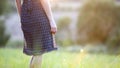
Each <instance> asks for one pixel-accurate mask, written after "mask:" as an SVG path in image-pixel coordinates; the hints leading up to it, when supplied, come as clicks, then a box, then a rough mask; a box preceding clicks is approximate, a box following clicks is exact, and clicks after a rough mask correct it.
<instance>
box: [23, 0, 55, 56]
mask: <svg viewBox="0 0 120 68" xmlns="http://www.w3.org/2000/svg"><path fill="white" fill-rule="evenodd" d="M21 28H22V31H23V34H24V38H25V45H24V49H23V52H24V53H25V54H27V55H41V54H43V53H45V52H49V51H53V50H56V49H57V48H54V38H53V35H52V33H51V31H50V29H51V27H50V23H49V20H48V17H47V15H46V13H45V11H44V9H43V7H42V5H41V3H40V0H23V4H22V7H21Z"/></svg>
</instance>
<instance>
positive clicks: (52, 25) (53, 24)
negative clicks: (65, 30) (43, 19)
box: [50, 21, 57, 34]
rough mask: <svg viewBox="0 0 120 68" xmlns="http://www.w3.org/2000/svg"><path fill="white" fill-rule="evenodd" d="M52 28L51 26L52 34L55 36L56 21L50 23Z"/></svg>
mask: <svg viewBox="0 0 120 68" xmlns="http://www.w3.org/2000/svg"><path fill="white" fill-rule="evenodd" d="M50 26H51V32H52V34H55V33H56V32H57V26H56V24H55V21H51V22H50Z"/></svg>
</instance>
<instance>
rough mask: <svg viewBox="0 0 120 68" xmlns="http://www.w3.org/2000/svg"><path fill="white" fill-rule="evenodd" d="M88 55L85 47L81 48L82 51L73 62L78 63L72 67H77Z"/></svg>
mask: <svg viewBox="0 0 120 68" xmlns="http://www.w3.org/2000/svg"><path fill="white" fill-rule="evenodd" d="M86 55H87V52H86V51H85V50H84V49H80V53H78V55H77V56H76V57H75V59H74V61H73V62H72V63H75V64H76V65H73V66H72V67H73V68H74V67H76V66H77V65H80V63H81V61H82V60H83V59H84V58H85V56H86Z"/></svg>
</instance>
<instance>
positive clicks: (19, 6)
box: [16, 0, 21, 15]
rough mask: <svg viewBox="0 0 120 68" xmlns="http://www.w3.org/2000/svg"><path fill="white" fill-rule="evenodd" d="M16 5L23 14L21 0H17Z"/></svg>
mask: <svg viewBox="0 0 120 68" xmlns="http://www.w3.org/2000/svg"><path fill="white" fill-rule="evenodd" d="M16 7H17V10H18V13H19V15H20V14H21V0H16Z"/></svg>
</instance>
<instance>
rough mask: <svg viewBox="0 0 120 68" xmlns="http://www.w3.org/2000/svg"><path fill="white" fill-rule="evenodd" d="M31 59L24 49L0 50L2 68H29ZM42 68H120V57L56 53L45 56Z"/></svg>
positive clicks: (0, 65)
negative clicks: (23, 51)
mask: <svg viewBox="0 0 120 68" xmlns="http://www.w3.org/2000/svg"><path fill="white" fill-rule="evenodd" d="M30 59H31V57H30V56H26V55H24V54H23V53H22V49H8V48H6V49H3V48H1V49H0V68H28V67H29V61H30ZM42 68H120V55H118V56H114V55H105V54H88V53H87V52H80V53H70V52H63V51H57V52H55V51H54V52H50V53H46V54H44V55H43V62H42Z"/></svg>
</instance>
